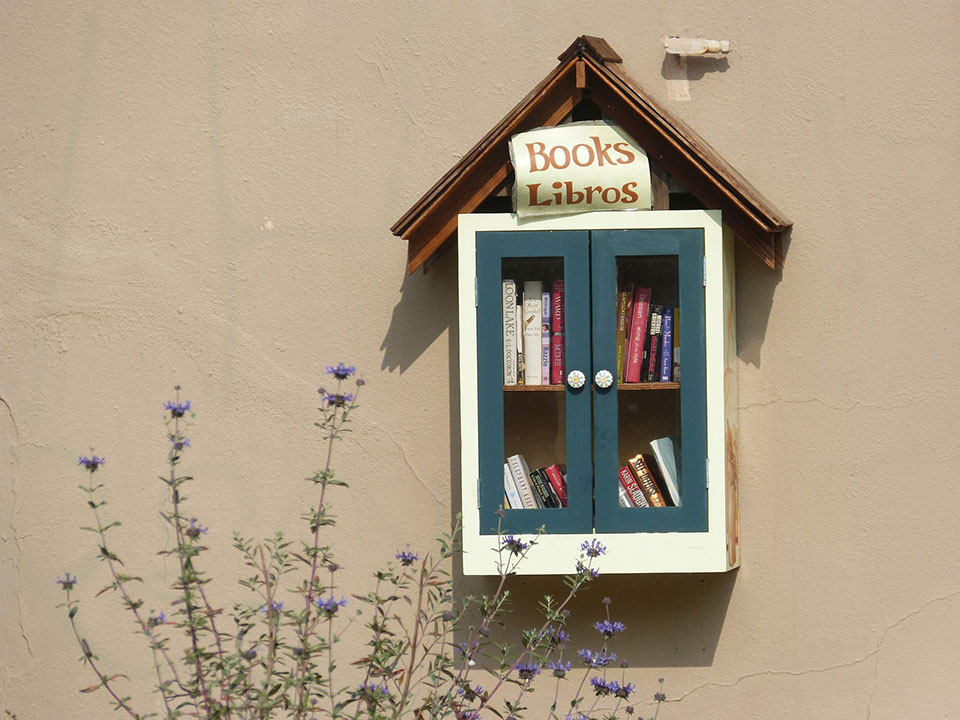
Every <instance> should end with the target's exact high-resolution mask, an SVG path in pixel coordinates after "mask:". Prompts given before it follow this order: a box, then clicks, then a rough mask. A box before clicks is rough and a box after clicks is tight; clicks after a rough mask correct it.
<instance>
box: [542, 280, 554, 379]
mask: <svg viewBox="0 0 960 720" xmlns="http://www.w3.org/2000/svg"><path fill="white" fill-rule="evenodd" d="M540 311H541V313H542V315H541V328H540V382H541V383H542V384H543V385H549V384H550V320H551V316H552V313H553V308H552V306H551V305H550V293H548V292H545V293H543V294H542V295H541V296H540Z"/></svg>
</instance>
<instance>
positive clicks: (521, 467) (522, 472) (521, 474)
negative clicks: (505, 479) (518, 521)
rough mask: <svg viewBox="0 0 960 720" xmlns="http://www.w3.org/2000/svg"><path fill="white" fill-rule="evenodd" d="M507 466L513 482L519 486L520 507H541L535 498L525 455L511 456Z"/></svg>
mask: <svg viewBox="0 0 960 720" xmlns="http://www.w3.org/2000/svg"><path fill="white" fill-rule="evenodd" d="M507 464H508V465H509V466H510V474H511V475H513V481H514V482H515V483H516V484H517V492H518V493H519V494H520V506H521V507H523V508H525V509H535V508H537V507H539V506H538V505H537V500H536V498H534V496H533V488H532V487H530V468H529V467H527V461H526V460H524V458H523V455H511V456H510V457H508V458H507Z"/></svg>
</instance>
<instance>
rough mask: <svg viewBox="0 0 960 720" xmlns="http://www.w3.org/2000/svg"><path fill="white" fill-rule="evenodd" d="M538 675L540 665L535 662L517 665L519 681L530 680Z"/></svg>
mask: <svg viewBox="0 0 960 720" xmlns="http://www.w3.org/2000/svg"><path fill="white" fill-rule="evenodd" d="M539 674H540V664H539V663H535V662H526V663H519V664H518V665H517V675H519V676H520V679H521V680H530V679H532V678H533V677H534V676H536V675H539Z"/></svg>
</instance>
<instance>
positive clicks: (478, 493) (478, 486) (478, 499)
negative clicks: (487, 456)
mask: <svg viewBox="0 0 960 720" xmlns="http://www.w3.org/2000/svg"><path fill="white" fill-rule="evenodd" d="M479 509H480V478H477V510H479Z"/></svg>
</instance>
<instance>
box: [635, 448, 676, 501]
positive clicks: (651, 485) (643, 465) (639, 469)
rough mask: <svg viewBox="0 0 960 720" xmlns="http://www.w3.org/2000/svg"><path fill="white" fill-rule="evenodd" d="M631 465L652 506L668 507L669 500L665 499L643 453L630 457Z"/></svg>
mask: <svg viewBox="0 0 960 720" xmlns="http://www.w3.org/2000/svg"><path fill="white" fill-rule="evenodd" d="M629 465H630V469H631V470H632V471H633V473H634V475H635V476H636V478H637V483H639V485H640V488H641V489H642V490H643V494H644V495H646V496H647V500H648V501H649V502H650V507H666V506H667V502H666V500H664V499H663V495H662V494H661V493H660V488H659V487H658V486H657V481H656V480H654V479H653V473H652V472H650V467H649V465H647V461H646V459H645V458H644V457H643V455H642V454H637V455H635V456H633V457H632V458H630V461H629Z"/></svg>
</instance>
